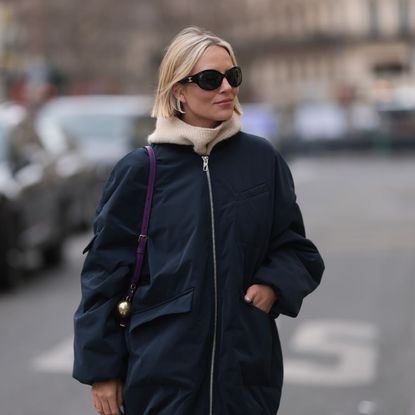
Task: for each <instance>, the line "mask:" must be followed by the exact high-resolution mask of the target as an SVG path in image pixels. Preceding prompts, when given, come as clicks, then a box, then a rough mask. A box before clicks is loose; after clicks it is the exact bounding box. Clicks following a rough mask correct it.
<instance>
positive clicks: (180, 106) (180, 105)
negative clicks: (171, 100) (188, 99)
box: [176, 99, 185, 114]
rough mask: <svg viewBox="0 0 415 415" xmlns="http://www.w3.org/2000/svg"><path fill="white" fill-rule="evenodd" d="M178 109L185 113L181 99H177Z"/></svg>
mask: <svg viewBox="0 0 415 415" xmlns="http://www.w3.org/2000/svg"><path fill="white" fill-rule="evenodd" d="M176 110H177V112H179V113H180V114H185V112H184V111H183V108H182V102H181V101H180V99H177V100H176Z"/></svg>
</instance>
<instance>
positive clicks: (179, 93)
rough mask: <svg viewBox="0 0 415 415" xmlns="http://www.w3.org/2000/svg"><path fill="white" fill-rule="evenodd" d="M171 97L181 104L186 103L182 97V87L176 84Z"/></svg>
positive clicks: (183, 96)
mask: <svg viewBox="0 0 415 415" xmlns="http://www.w3.org/2000/svg"><path fill="white" fill-rule="evenodd" d="M172 92H173V95H174V97H175V98H176V99H178V100H180V101H181V102H186V97H185V95H184V93H183V92H184V91H183V85H180V84H176V85H174V86H173V89H172Z"/></svg>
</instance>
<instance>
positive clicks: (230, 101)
mask: <svg viewBox="0 0 415 415" xmlns="http://www.w3.org/2000/svg"><path fill="white" fill-rule="evenodd" d="M232 103H233V99H224V100H222V101H218V102H215V104H218V105H226V104H232Z"/></svg>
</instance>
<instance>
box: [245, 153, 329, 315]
mask: <svg viewBox="0 0 415 415" xmlns="http://www.w3.org/2000/svg"><path fill="white" fill-rule="evenodd" d="M274 192H275V193H274V207H273V209H274V217H273V224H272V232H271V238H270V243H269V250H268V254H267V255H266V258H265V261H264V262H263V264H262V265H261V267H260V268H259V269H258V270H257V272H256V273H255V275H254V278H253V280H254V283H259V284H267V285H270V286H271V287H272V288H273V289H274V290H275V291H276V293H277V294H278V300H277V301H276V302H275V303H274V305H273V307H272V309H271V311H270V314H271V316H272V317H274V318H276V317H278V315H279V314H285V315H288V316H291V317H296V316H297V315H298V313H299V311H300V308H301V304H302V301H303V299H304V297H305V296H306V295H308V294H309V293H310V292H312V291H313V290H314V289H315V288H316V287H317V286H318V284H319V283H320V280H321V276H322V274H323V271H324V263H323V260H322V258H321V256H320V254H319V252H318V250H317V248H316V247H315V246H314V244H313V243H312V242H311V241H310V240H308V239H307V238H306V236H305V230H304V224H303V218H302V215H301V211H300V208H299V206H298V204H297V202H296V195H295V192H294V182H293V179H292V176H291V172H290V170H289V168H288V166H287V164H286V162H285V161H284V160H283V158H282V157H281V156H280V155H279V154H276V159H275V187H274Z"/></svg>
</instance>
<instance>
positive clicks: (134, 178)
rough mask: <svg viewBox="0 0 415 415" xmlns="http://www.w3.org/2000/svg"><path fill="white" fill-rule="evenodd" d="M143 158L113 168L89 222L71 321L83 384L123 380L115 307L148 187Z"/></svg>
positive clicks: (133, 156) (76, 372)
mask: <svg viewBox="0 0 415 415" xmlns="http://www.w3.org/2000/svg"><path fill="white" fill-rule="evenodd" d="M147 177H148V155H147V152H146V151H145V150H144V149H139V150H135V151H134V152H132V153H130V154H129V155H127V156H126V157H124V158H123V159H122V160H121V161H119V162H118V163H117V165H116V166H115V167H114V169H113V171H112V173H111V175H110V177H109V179H108V180H107V182H106V184H105V186H104V190H103V194H102V198H101V201H100V203H99V205H98V208H97V212H96V216H95V219H94V224H93V229H94V236H93V238H92V240H91V241H90V243H89V244H88V245H87V247H86V248H85V249H84V252H88V255H87V257H86V259H85V262H84V265H83V269H82V273H81V290H82V297H81V302H80V304H79V306H78V308H77V310H76V312H75V316H74V336H75V337H74V367H73V377H74V378H75V379H77V380H79V381H80V382H82V383H86V384H92V383H93V382H96V381H103V380H109V379H115V378H119V379H123V378H124V376H125V373H126V364H127V362H126V359H127V348H126V344H125V338H124V332H123V330H122V329H121V328H120V327H119V324H118V318H117V316H116V305H117V303H118V301H119V300H120V299H121V298H122V296H123V295H124V294H125V291H126V288H127V285H128V281H129V279H130V276H131V274H130V273H131V270H132V268H133V266H134V263H135V252H136V247H137V236H138V234H139V232H140V226H141V217H142V212H143V209H144V199H145V194H146V188H147Z"/></svg>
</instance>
